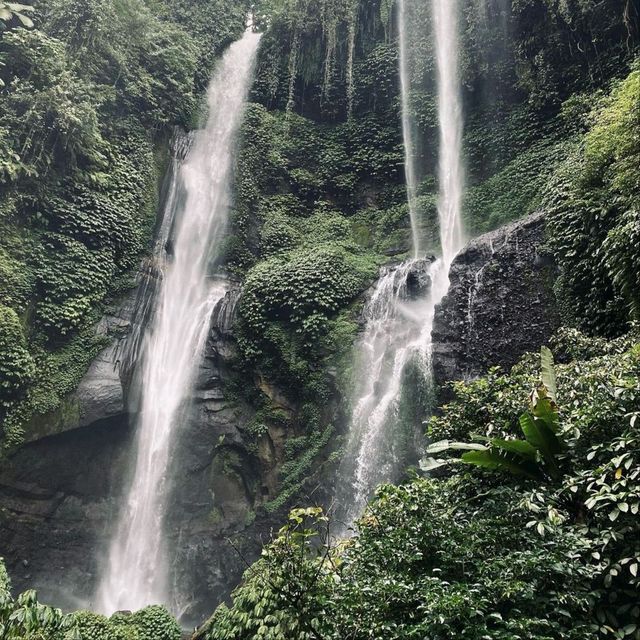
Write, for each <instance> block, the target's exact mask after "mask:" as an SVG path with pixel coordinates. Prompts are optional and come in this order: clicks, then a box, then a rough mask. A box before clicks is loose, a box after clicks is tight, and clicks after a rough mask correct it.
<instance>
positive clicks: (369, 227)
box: [0, 0, 640, 640]
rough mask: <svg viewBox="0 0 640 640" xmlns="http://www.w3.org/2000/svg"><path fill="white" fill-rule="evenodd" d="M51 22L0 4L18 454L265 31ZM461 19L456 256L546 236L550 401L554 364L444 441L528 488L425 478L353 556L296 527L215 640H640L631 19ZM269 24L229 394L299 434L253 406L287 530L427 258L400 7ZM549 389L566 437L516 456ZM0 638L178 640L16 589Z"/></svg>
mask: <svg viewBox="0 0 640 640" xmlns="http://www.w3.org/2000/svg"><path fill="white" fill-rule="evenodd" d="M32 5H33V6H32V7H23V6H21V5H13V4H12V3H8V2H0V420H1V424H2V428H1V430H0V447H1V448H2V454H1V455H10V453H11V451H12V450H14V449H15V448H16V447H19V446H20V444H21V443H22V442H23V440H24V439H25V436H26V437H27V438H28V432H29V429H30V425H31V424H32V423H33V421H34V420H38V419H40V418H39V416H43V415H44V416H46V415H47V414H48V413H50V412H51V411H54V410H56V409H57V408H59V406H60V404H61V402H62V401H63V399H64V397H65V395H66V394H68V393H69V392H70V391H71V390H73V389H74V387H75V386H76V385H77V383H78V381H79V380H80V378H81V377H82V375H83V373H84V371H85V370H86V368H87V366H88V364H89V362H90V361H91V358H92V357H93V356H94V355H95V354H97V353H98V351H99V350H100V348H101V347H102V341H101V338H100V337H99V336H98V335H96V331H95V329H94V326H95V323H96V322H97V320H98V319H99V317H100V316H101V314H102V312H103V311H104V309H105V308H107V307H108V306H109V305H110V304H112V303H113V302H114V301H115V300H117V298H118V296H119V295H121V294H122V293H123V292H124V291H126V290H127V289H128V288H130V286H131V280H132V275H133V272H134V271H135V268H136V266H137V265H138V263H139V260H140V257H141V256H142V255H143V254H144V253H145V251H147V250H148V249H149V246H150V238H151V236H152V233H153V225H154V215H155V211H156V209H157V204H158V194H159V189H160V182H161V178H162V174H163V170H164V168H165V163H166V156H167V142H168V139H169V136H170V134H171V129H172V127H174V126H182V127H184V128H187V129H188V128H192V127H193V126H195V125H196V123H197V121H198V105H199V96H200V93H201V91H202V89H203V87H204V86H205V84H206V81H207V78H208V76H209V73H210V70H211V68H212V65H213V63H214V60H215V59H216V58H217V56H218V55H219V53H220V52H221V50H222V49H223V48H224V47H225V45H226V44H228V43H229V42H231V41H232V40H233V39H235V38H236V37H237V36H238V35H239V34H240V33H241V32H242V29H243V22H244V15H245V13H246V11H247V10H248V3H246V2H242V1H239V0H235V1H234V0H197V1H196V0H193V1H189V0H174V1H172V2H169V0H145V1H143V0H135V1H131V0H128V1H125V0H42V1H37V2H32ZM461 6H462V60H461V67H462V81H463V90H464V100H465V109H466V113H465V121H466V129H465V140H464V147H465V160H466V164H467V172H468V184H467V193H466V197H465V202H464V216H465V221H466V228H467V231H468V233H469V235H470V236H472V235H476V234H478V233H481V232H483V231H487V230H490V229H493V228H496V227H499V226H500V225H502V224H504V223H506V222H508V221H511V220H514V219H517V218H519V217H522V216H524V215H526V214H528V213H530V212H532V211H534V210H537V209H539V208H542V209H543V210H544V211H545V212H547V218H546V219H547V231H548V250H549V252H550V254H551V255H553V257H554V259H555V263H556V265H557V267H558V274H559V275H558V278H557V281H556V283H555V289H556V294H557V297H558V300H559V302H560V304H561V305H562V314H563V319H564V324H565V327H564V328H563V329H562V330H561V331H560V332H559V333H558V334H557V335H556V337H555V340H554V343H553V344H552V345H551V347H552V351H553V353H554V355H555V358H556V361H557V364H556V365H555V374H556V376H557V389H553V390H551V389H549V388H548V387H546V386H545V382H544V381H545V379H546V380H547V382H546V384H550V383H549V382H548V376H547V374H548V367H547V372H546V374H545V373H544V372H542V373H541V366H540V362H539V358H538V356H537V355H535V356H534V355H527V356H525V357H524V358H523V359H522V362H521V363H520V364H518V365H517V366H516V367H515V368H514V369H513V370H512V371H511V372H502V371H497V370H494V371H491V372H489V373H488V375H487V376H486V377H483V378H481V379H479V380H476V381H473V382H470V383H466V384H465V383H455V384H454V385H453V390H454V392H455V400H454V401H453V402H452V403H451V404H449V405H447V406H445V407H442V408H441V410H440V411H439V412H438V414H437V415H436V416H435V417H433V418H431V419H430V420H429V421H428V424H426V433H427V435H428V437H429V439H430V440H431V441H432V442H437V441H448V442H449V443H456V442H457V443H465V444H468V443H477V442H478V440H477V438H478V437H480V439H482V438H485V439H486V440H482V442H484V443H485V446H486V447H488V451H489V453H491V454H496V453H498V452H499V451H502V452H503V454H504V451H505V446H506V447H507V450H508V454H507V455H503V457H504V458H505V459H506V460H507V461H508V464H507V465H506V466H508V467H509V469H506V470H505V469H504V468H502V467H504V466H505V465H504V464H503V465H497V464H494V463H491V462H487V460H486V459H485V460H484V463H483V465H484V466H482V467H481V466H478V465H471V464H460V463H459V458H460V454H459V452H456V451H455V450H447V451H445V452H443V453H441V454H438V455H439V456H440V458H441V461H440V462H439V463H438V464H439V465H441V466H439V467H438V469H437V470H436V471H434V472H433V473H431V474H426V475H425V474H424V473H420V472H418V471H412V472H411V476H410V477H409V478H408V479H407V481H406V482H405V483H404V484H402V485H401V486H384V487H381V488H380V489H379V490H378V493H377V496H376V498H375V499H374V500H373V502H372V504H371V505H370V507H369V509H368V510H367V512H366V513H365V514H363V517H362V519H361V520H360V521H359V523H358V527H357V532H356V535H355V536H354V537H353V538H352V539H350V540H349V541H346V542H345V541H336V540H335V539H334V537H333V536H332V531H333V528H332V523H331V520H330V517H329V516H327V515H326V514H325V513H324V512H323V511H322V510H320V509H319V508H316V507H307V505H305V508H298V509H295V510H294V511H292V512H291V515H290V516H289V519H288V520H287V521H286V523H285V525H284V526H283V528H282V529H281V530H280V532H279V534H278V535H277V536H276V537H275V538H274V540H273V542H272V543H271V544H269V545H268V546H267V547H265V549H264V552H263V555H262V557H261V559H260V560H259V561H258V562H257V563H256V564H255V565H254V566H252V567H251V568H250V569H249V570H248V571H247V573H246V575H245V579H244V582H243V584H242V585H241V586H239V587H238V589H237V590H236V591H235V592H234V595H233V600H232V601H231V602H229V603H227V604H226V605H222V606H221V607H220V608H218V610H217V611H216V612H215V614H214V615H213V617H212V618H211V620H210V621H209V622H208V623H207V625H206V626H205V628H204V629H203V630H202V631H201V632H200V636H199V637H200V638H206V639H207V640H222V639H226V640H236V639H237V640H240V639H245V638H246V639H250V638H251V639H253V638H265V639H272V640H297V639H300V640H303V639H309V640H311V639H336V640H338V639H340V640H347V639H350V638H353V639H365V638H372V639H389V640H391V639H400V638H402V639H405V638H417V639H424V638H433V639H440V638H442V639H445V638H454V637H455V638H467V639H469V640H481V639H482V640H485V639H492V640H494V639H495V640H516V639H523V640H524V639H525V638H527V639H528V638H536V639H539V640H546V639H564V638H566V639H573V638H575V639H576V640H577V639H578V638H579V639H581V640H582V639H584V638H598V637H601V638H612V639H613V638H617V639H622V638H632V639H633V638H635V639H636V640H637V639H639V638H640V605H639V604H638V603H639V602H640V578H639V577H638V572H639V565H640V517H639V515H640V514H639V509H640V471H639V469H640V433H639V432H638V429H639V428H640V419H639V418H638V415H639V414H640V350H639V346H638V329H637V324H636V323H637V322H638V321H639V320H640V318H639V314H640V293H639V292H640V250H639V249H638V247H640V62H639V58H638V55H639V49H638V43H639V8H638V5H637V3H636V2H633V1H632V0H602V1H597V2H596V1H595V0H594V1H587V0H584V1H581V2H571V1H558V0H512V1H510V2H509V1H508V0H465V1H464V2H462V3H461ZM424 7H425V10H424V11H417V12H416V13H415V14H413V15H412V16H411V20H410V23H411V29H412V31H413V34H412V38H413V40H414V41H415V42H416V43H418V44H417V46H415V47H414V48H413V49H412V52H411V61H410V70H411V76H412V82H413V86H414V87H420V89H419V90H418V89H415V90H414V91H413V92H412V94H411V101H410V102H411V108H412V117H413V120H414V122H415V123H416V125H415V126H416V129H417V135H418V137H419V138H420V140H421V141H422V144H421V146H420V149H419V154H420V164H421V167H422V174H421V176H420V178H421V185H420V192H419V201H420V208H421V210H422V216H423V220H424V230H423V232H424V236H425V238H426V239H427V240H428V249H429V251H431V252H437V251H438V246H437V243H438V241H437V226H436V224H437V223H436V198H437V191H438V185H437V184H436V179H435V177H434V176H435V175H436V170H435V168H436V163H437V157H436V155H437V127H438V123H437V117H436V107H435V97H434V96H435V93H434V89H435V69H434V56H433V42H432V39H431V36H430V33H431V30H430V28H429V25H430V20H431V17H430V15H429V12H428V10H427V9H428V3H424ZM254 11H255V14H256V18H257V24H258V25H259V26H260V28H263V29H264V31H265V33H264V35H263V38H262V43H261V49H260V54H259V60H258V66H257V69H256V79H255V83H254V87H253V90H252V95H251V104H250V105H249V107H248V111H247V116H246V119H245V124H244V127H243V132H242V140H241V144H240V146H239V154H238V161H237V171H236V184H235V201H234V205H233V212H232V215H233V220H232V233H231V235H230V237H229V238H228V240H227V244H226V262H227V267H228V269H229V271H230V272H231V273H233V274H234V275H235V276H237V277H238V278H240V279H242V282H243V285H244V289H243V296H242V300H241V305H240V313H239V319H238V322H237V326H236V337H237V341H238V345H239V351H240V357H239V359H238V362H237V370H236V373H237V374H238V380H239V381H242V380H243V379H244V374H246V373H247V372H249V371H259V372H260V373H261V374H262V375H263V376H265V378H266V380H267V381H268V384H269V385H275V386H277V387H278V388H281V389H284V390H286V393H287V396H288V398H289V400H290V401H291V403H292V405H294V406H295V408H296V410H295V413H294V415H293V417H291V416H289V415H283V414H282V412H280V411H279V410H278V408H277V407H276V406H275V405H274V403H272V402H271V400H270V399H269V398H268V397H267V396H266V395H265V394H262V393H260V391H259V390H258V389H253V388H250V389H248V388H246V387H245V388H243V386H242V384H240V383H239V384H238V388H237V389H235V390H234V393H237V394H238V395H242V396H243V397H244V398H245V399H246V400H247V401H249V402H252V403H254V404H255V406H256V407H257V409H258V411H257V415H256V420H255V424H253V425H252V427H253V428H252V429H250V430H249V432H248V433H247V434H246V437H247V438H248V439H251V438H254V439H255V438H257V437H258V436H259V434H260V432H261V430H262V429H264V428H266V427H265V425H268V424H271V423H278V422H281V421H290V422H293V423H295V424H293V428H294V430H295V432H296V433H297V434H298V437H297V438H295V439H293V440H292V441H291V442H290V443H289V447H288V459H287V460H286V461H285V464H284V465H283V467H282V470H281V474H280V493H279V495H278V497H277V498H276V499H275V500H272V501H271V502H268V503H266V504H265V505H264V506H265V508H266V509H267V510H268V511H271V512H276V513H278V512H282V509H283V508H288V507H290V506H294V505H295V506H299V507H302V505H300V504H297V496H299V495H300V491H301V489H302V488H303V487H304V486H305V483H306V482H308V480H309V478H310V477H312V476H313V475H314V473H316V472H317V471H318V469H319V468H321V466H322V465H323V463H324V461H325V458H326V453H327V451H326V450H327V445H328V443H329V442H330V441H332V439H333V440H335V439H336V434H335V422H336V420H337V416H336V411H337V410H336V409H335V407H334V406H333V404H332V401H331V398H332V397H333V395H334V393H335V389H336V388H338V389H340V388H342V389H344V388H346V387H348V385H349V384H350V373H351V372H350V365H351V348H352V345H353V343H354V340H355V338H356V336H357V332H358V311H359V309H360V306H361V304H362V298H361V294H362V293H363V292H364V291H365V290H366V289H367V287H368V286H369V285H370V284H371V283H372V282H373V280H374V279H375V277H376V274H377V272H378V268H379V266H380V265H382V264H384V263H386V262H389V261H390V260H393V259H396V258H398V257H403V256H404V255H405V254H406V253H407V252H408V250H409V232H408V228H409V222H408V208H407V204H406V190H405V187H404V175H403V149H402V139H401V132H400V126H399V121H400V118H399V109H400V99H399V95H398V72H397V67H398V45H397V38H396V33H395V29H394V26H393V25H394V19H395V18H394V16H395V11H396V7H395V3H394V2H393V0H359V1H358V0H320V1H319V2H314V1H313V0H265V1H264V2H263V3H260V4H258V5H257V6H254ZM541 380H542V382H543V384H542V387H541ZM534 389H538V393H540V389H546V391H542V393H543V395H544V394H545V393H546V392H549V391H551V392H552V394H553V396H554V397H553V403H552V404H550V405H549V406H550V407H551V409H550V410H549V412H547V414H546V416H547V418H549V420H551V423H550V424H552V427H550V429H551V432H552V434H551V435H549V433H547V434H546V436H547V437H546V440H545V439H541V440H539V441H537V443H536V446H534V445H532V444H531V441H530V440H529V439H528V438H525V439H524V440H523V439H522V438H523V431H522V429H521V424H522V419H521V416H522V415H530V416H531V417H532V419H533V418H536V419H542V418H541V416H540V415H536V411H537V409H536V407H535V404H532V401H531V400H530V394H531V392H532V391H533V390H534ZM534 403H535V400H534ZM549 416H551V417H549ZM415 417H416V416H412V418H415ZM419 418H420V419H422V420H426V419H427V416H424V415H423V416H419ZM525 421H526V419H525ZM534 422H535V420H534ZM545 433H546V432H545ZM505 442H507V443H511V444H507V445H504V443H505ZM550 442H551V443H552V444H551V445H550V444H549V443H550ZM514 443H515V444H514ZM250 445H251V443H249V445H248V446H250ZM509 447H511V449H509ZM334 448H335V447H334ZM0 457H1V456H0ZM467 460H468V458H467ZM523 461H524V463H523ZM442 463H444V464H442ZM523 464H524V467H523ZM497 467H500V468H497ZM523 468H524V469H525V471H526V472H525V473H523ZM214 604H215V603H212V608H213V606H214ZM0 637H1V638H5V637H6V638H33V639H46V640H63V639H64V640H76V639H81V640H85V639H86V640H115V639H117V640H152V639H153V640H164V639H166V640H169V639H171V640H173V639H175V640H177V639H178V638H179V637H180V629H179V627H178V625H177V623H176V622H175V621H174V620H173V619H172V618H171V617H170V616H169V615H168V614H167V613H166V611H164V610H163V609H161V608H159V607H149V608H148V609H144V610H142V611H140V612H137V613H135V614H134V615H132V616H123V615H120V614H116V615H114V616H112V617H111V618H110V619H107V618H105V617H103V616H98V615H96V614H92V613H88V612H79V613H75V614H67V615H65V614H63V613H62V612H60V611H59V610H56V609H54V608H51V607H48V606H46V605H43V604H41V603H39V602H38V600H37V596H36V594H34V593H33V592H26V593H24V594H22V595H20V596H13V595H11V594H10V581H9V578H8V576H6V574H5V572H4V569H3V567H2V564H1V562H0Z"/></svg>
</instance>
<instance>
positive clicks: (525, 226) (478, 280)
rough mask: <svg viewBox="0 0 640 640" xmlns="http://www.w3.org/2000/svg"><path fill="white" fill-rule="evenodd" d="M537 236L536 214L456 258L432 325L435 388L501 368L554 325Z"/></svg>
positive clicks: (548, 275) (542, 340) (547, 264)
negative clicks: (491, 368)
mask: <svg viewBox="0 0 640 640" xmlns="http://www.w3.org/2000/svg"><path fill="white" fill-rule="evenodd" d="M544 236H545V221H544V215H543V214H541V213H537V214H534V215H531V216H529V217H527V218H524V219H522V220H519V221H517V222H514V223H512V224H509V225H507V226H505V227H502V228H501V229H498V230H496V231H492V232H490V233H487V234H485V235H482V236H480V237H478V238H476V239H475V240H473V241H471V242H470V243H469V244H468V245H467V247H465V249H463V250H462V252H461V253H460V254H459V255H458V256H457V257H456V259H455V260H454V262H453V264H452V266H451V270H450V280H451V286H450V288H449V292H448V294H447V296H446V297H445V298H444V300H443V301H442V303H441V304H440V306H439V307H438V308H437V309H436V314H435V319H434V326H433V368H434V375H435V379H436V382H437V383H438V384H439V385H443V384H444V383H445V382H447V381H450V380H469V379H473V378H475V377H478V376H480V375H482V374H483V373H485V372H486V371H487V370H488V369H489V368H490V367H492V366H500V367H503V368H504V369H508V368H510V367H511V366H512V365H514V364H515V363H516V362H517V361H518V360H519V358H520V357H521V356H522V354H523V353H526V352H528V351H537V350H539V348H540V346H541V345H543V344H546V343H547V342H548V340H549V338H550V336H551V335H552V334H553V332H554V331H555V330H556V329H557V328H558V327H559V325H560V318H559V314H558V311H557V304H556V300H555V296H554V294H553V282H554V280H555V268H554V265H553V262H552V261H551V260H550V259H549V256H547V255H545V254H544V250H543V245H544ZM443 399H448V398H447V394H446V392H445V394H444V396H443Z"/></svg>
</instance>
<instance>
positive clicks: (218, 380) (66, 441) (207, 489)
mask: <svg viewBox="0 0 640 640" xmlns="http://www.w3.org/2000/svg"><path fill="white" fill-rule="evenodd" d="M238 297H239V289H238V288H237V287H235V286H233V287H232V288H231V290H230V291H229V293H228V294H227V296H226V297H225V298H224V299H223V300H222V301H221V302H220V303H219V304H218V306H217V307H216V309H215V310H214V314H213V317H212V320H211V330H210V335H209V339H208V342H207V347H206V352H205V354H204V357H203V360H202V363H201V366H200V370H199V374H198V378H197V381H196V385H195V387H194V391H193V396H192V397H191V398H190V399H189V401H188V403H187V407H188V408H187V409H186V411H185V414H184V419H183V423H182V424H181V425H180V427H179V429H180V431H179V433H177V435H176V442H175V448H174V450H173V453H172V467H173V468H172V470H171V471H170V477H171V478H172V479H173V485H172V487H171V488H170V491H169V496H168V501H169V508H168V513H169V514H170V515H169V516H168V520H167V523H166V527H167V536H168V544H169V548H170V549H172V550H174V552H175V555H174V556H173V558H172V563H173V567H174V574H175V575H174V579H175V581H176V584H177V585H179V587H178V591H179V593H180V595H179V601H178V602H176V606H177V607H178V608H179V609H180V610H181V611H183V612H185V617H184V619H185V621H187V622H199V621H201V620H202V619H204V617H205V616H206V615H207V614H208V613H209V612H210V609H211V606H212V603H216V602H219V601H220V600H221V599H223V598H224V597H225V596H227V595H228V593H229V591H230V589H231V588H233V586H235V585H236V584H237V583H238V582H239V580H240V577H241V575H242V572H243V571H244V569H245V564H244V560H243V558H245V557H246V558H247V561H252V560H253V559H254V558H255V557H256V555H257V554H258V553H259V549H260V546H261V539H267V538H268V536H269V532H270V530H271V526H272V524H271V521H270V517H269V516H268V515H267V514H265V513H263V514H262V517H259V518H256V517H255V510H256V509H257V508H258V507H259V505H260V504H261V503H262V502H263V501H264V500H266V499H269V498H272V497H274V495H275V492H276V490H277V482H276V479H277V468H278V466H279V465H280V464H281V462H282V460H283V459H284V457H285V456H284V453H283V451H282V447H283V446H284V439H285V434H283V433H278V431H277V429H274V430H273V432H271V431H270V430H267V431H266V432H265V433H263V434H262V435H261V437H260V439H259V440H258V442H257V443H256V447H255V450H251V451H250V450H249V449H248V447H247V445H246V438H245V437H244V431H245V430H246V429H247V425H248V424H249V423H250V420H251V418H252V417H253V414H254V411H253V410H252V408H251V407H248V406H243V405H242V403H241V402H240V401H238V400H237V399H236V398H235V397H233V395H232V394H230V393H229V392H228V390H227V385H228V384H229V382H230V379H231V378H232V377H233V375H234V374H233V373H232V372H231V371H230V367H231V366H232V362H233V361H234V358H235V343H234V339H233V336H232V333H231V328H232V325H233V322H234V319H235V310H236V303H237V300H238ZM136 299H137V302H134V301H135V300H136ZM147 306H148V305H146V303H145V297H144V296H140V295H138V296H137V297H136V295H135V292H134V293H133V294H132V296H131V297H130V298H128V299H127V300H125V301H124V303H123V306H122V308H121V310H120V312H119V313H118V315H117V316H114V317H109V318H105V319H104V320H103V322H102V323H101V325H100V326H101V327H102V326H106V325H107V324H109V323H114V322H115V320H114V319H113V318H115V317H117V318H118V319H119V320H118V322H117V323H115V324H116V325H117V327H118V332H117V333H118V335H117V337H113V339H112V342H111V344H110V345H109V346H108V347H107V348H105V350H104V351H103V352H102V354H101V355H100V356H99V357H98V358H97V359H96V360H95V361H94V363H93V364H92V365H91V367H90V369H89V371H88V372H87V375H86V376H85V378H84V379H83V381H82V383H81V385H80V387H79V388H78V390H77V391H76V392H75V393H74V394H72V396H70V397H69V398H68V401H67V403H66V405H65V406H67V407H71V408H72V409H73V410H70V411H66V412H61V413H60V414H56V415H52V416H48V417H44V418H41V420H40V422H39V426H38V429H39V430H40V431H39V432H36V433H33V434H32V435H31V438H30V440H31V441H30V442H29V443H27V444H26V445H25V446H23V447H22V448H21V449H20V450H19V451H18V452H17V453H16V454H15V455H14V456H13V457H12V458H11V460H10V461H9V463H8V464H7V465H5V466H4V467H3V468H2V469H1V470H0V505H1V508H0V556H3V557H5V558H6V561H7V565H8V568H9V570H10V572H11V575H12V578H13V582H14V586H15V587H16V590H18V591H20V590H22V589H26V588H36V589H38V591H39V593H40V594H41V597H42V598H43V599H44V600H46V601H49V602H52V603H55V604H56V605H59V606H63V607H69V608H73V609H76V608H79V607H90V606H91V604H92V602H91V595H92V594H93V593H94V592H95V588H96V577H97V576H99V575H100V574H101V571H100V564H101V562H103V561H104V559H105V556H106V552H107V550H108V547H109V542H110V539H111V535H112V532H113V528H114V525H115V523H116V522H117V518H118V514H119V510H120V507H121V505H122V504H123V501H124V500H125V499H126V492H127V489H128V478H129V475H130V473H131V471H132V468H131V461H132V457H133V456H134V454H135V452H134V446H133V445H134V442H133V441H134V429H133V427H134V426H135V422H136V418H135V406H136V404H137V403H136V398H135V396H136V391H135V386H136V383H135V376H132V375H131V371H130V370H129V371H128V372H127V373H126V375H125V371H126V368H125V367H124V364H125V363H126V362H127V361H128V359H130V358H131V355H130V354H131V343H132V342H133V343H135V342H136V340H137V338H138V337H139V331H138V329H139V327H138V326H137V325H136V324H135V323H134V322H132V321H131V318H132V317H139V315H140V314H139V311H140V308H141V307H142V308H145V307H147ZM136 308H137V310H138V312H135V311H134V309H136ZM127 344H129V350H128V351H127V348H126V345H127ZM127 353H128V354H129V355H127ZM131 366H133V365H131ZM237 536H240V537H242V540H237V541H236V542H235V543H233V544H230V543H229V539H234V538H236V537H237ZM234 547H235V548H234Z"/></svg>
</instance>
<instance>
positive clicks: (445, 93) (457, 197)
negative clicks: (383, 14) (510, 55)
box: [433, 0, 464, 271]
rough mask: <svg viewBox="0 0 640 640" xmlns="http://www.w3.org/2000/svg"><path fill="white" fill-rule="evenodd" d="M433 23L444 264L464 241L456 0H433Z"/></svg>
mask: <svg viewBox="0 0 640 640" xmlns="http://www.w3.org/2000/svg"><path fill="white" fill-rule="evenodd" d="M433 27H434V35H435V49H436V63H437V69H438V122H439V125H440V150H439V156H440V160H439V168H438V182H439V185H440V194H439V200H438V219H439V221H440V244H441V246H442V259H443V260H444V262H445V264H447V271H448V266H449V265H450V264H451V261H452V260H453V258H454V257H455V255H456V253H458V251H460V249H462V247H463V245H464V234H463V231H462V216H461V206H462V190H463V187H464V177H463V174H464V170H463V164H462V130H463V122H462V96H461V91H460V79H459V76H458V39H459V36H458V3H457V1H456V0H433Z"/></svg>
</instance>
